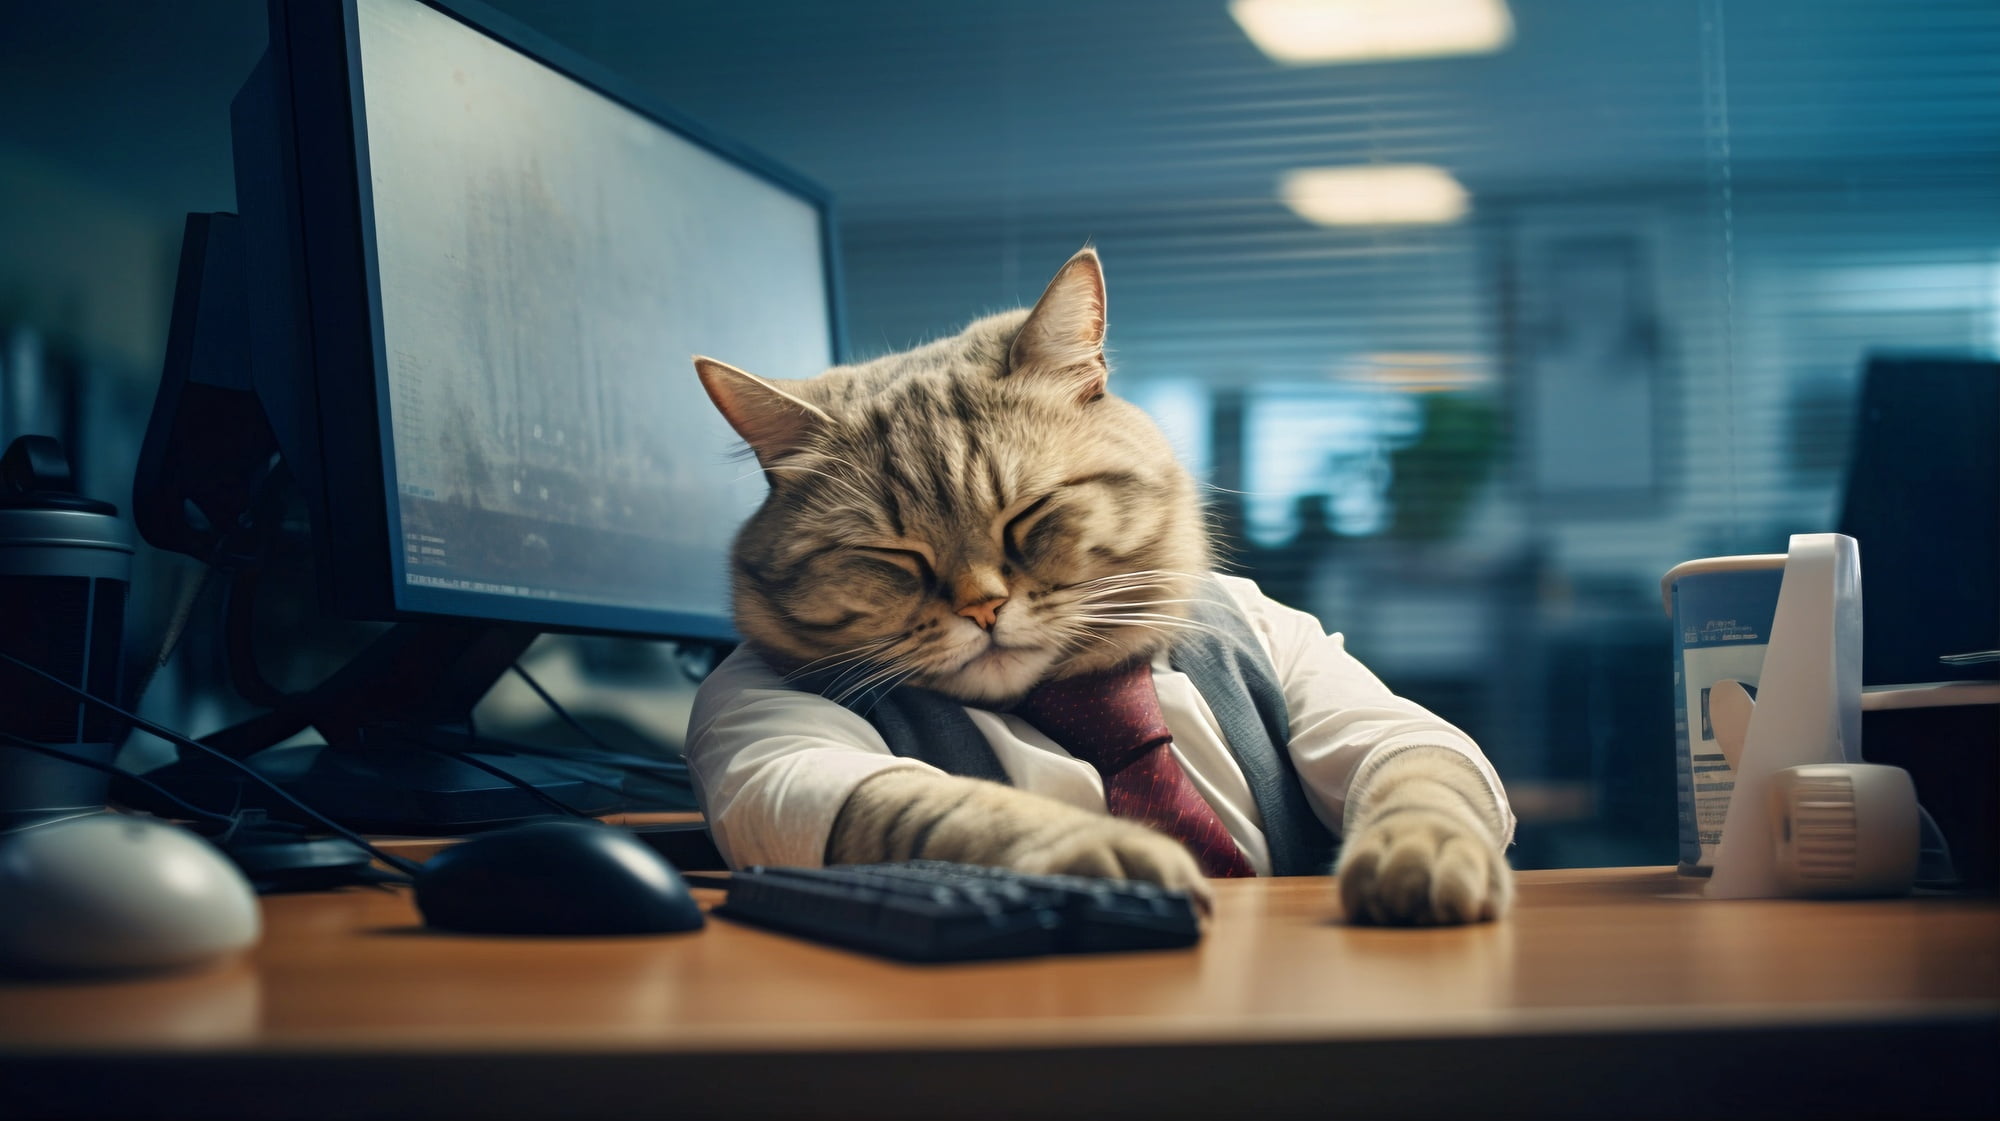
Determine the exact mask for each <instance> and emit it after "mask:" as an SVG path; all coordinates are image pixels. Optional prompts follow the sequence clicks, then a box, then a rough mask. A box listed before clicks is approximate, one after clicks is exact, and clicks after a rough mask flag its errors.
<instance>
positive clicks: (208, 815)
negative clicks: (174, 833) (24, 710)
mask: <svg viewBox="0 0 2000 1121" xmlns="http://www.w3.org/2000/svg"><path fill="white" fill-rule="evenodd" d="M0 741H4V742H6V743H10V744H13V745H14V746H15V747H18V748H21V749H23V750H25V751H33V752H37V753H39V754H42V755H47V756H49V757H50V758H52V759H60V760H62V761H63V762H65V763H75V764H76V765H78V766H80V767H89V768H90V769H91V770H94V771H103V772H104V773H105V774H107V775H113V776H115V777H117V778H122V779H130V780H131V781H133V782H136V783H138V784H139V785H140V786H143V787H145V788H146V789H148V790H150V791H152V792H153V793H154V794H157V795H159V796H160V798H162V799H163V800H165V801H168V802H171V803H173V804H174V805H175V806H177V807H179V808H180V810H181V811H182V812H183V813H185V814H187V815H188V816H189V817H193V818H199V819H201V820H203V821H211V822H215V823H217V824H219V825H235V824H236V819H235V818H233V817H230V816H229V815H228V814H219V813H216V812H215V811H214V810H204V809H202V808H201V807H200V806H197V805H195V804H194V803H192V802H189V801H187V800H185V799H183V798H182V797H181V796H180V795H178V794H175V793H174V792H173V791H171V790H168V789H167V788H166V787H164V786H161V785H160V784H159V783H157V782H154V781H153V780H152V779H149V778H147V777H146V776H144V775H141V774H138V773H137V772H134V771H128V770H126V769H125V768H123V767H120V766H118V765H116V764H113V763H105V762H100V761H99V760H96V759H92V758H90V757H88V756H85V755H77V754H75V753H73V752H68V751H64V750H63V749H62V748H60V747H54V746H51V745H49V744H45V743H38V742H36V741H35V740H31V739H29V738H28V737H26V736H17V735H15V734H14V733H12V732H6V731H0Z"/></svg>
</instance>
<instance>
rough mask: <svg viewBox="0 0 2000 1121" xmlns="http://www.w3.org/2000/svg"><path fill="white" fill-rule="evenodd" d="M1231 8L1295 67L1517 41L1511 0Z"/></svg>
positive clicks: (1470, 50) (1271, 3) (1484, 50)
mask: <svg viewBox="0 0 2000 1121" xmlns="http://www.w3.org/2000/svg"><path fill="white" fill-rule="evenodd" d="M1229 14H1230V15H1231V16H1233V17H1235V19H1236V22H1237V23H1238V24H1239V25H1241V26H1242V28H1243V32H1244V34H1246V35H1248V36H1250V41H1251V42H1252V43H1255V44H1257V49H1258V50H1261V51H1263V52H1264V53H1265V54H1267V55H1270V56H1271V57H1272V58H1274V59H1276V60H1277V61H1279V62H1284V63H1290V64H1293V65H1303V64H1308V63H1316V62H1317V63H1328V62H1368V61H1373V60H1378V59H1389V58H1437V57H1440V56H1443V55H1464V54H1491V53H1492V52H1494V51H1497V50H1499V49H1501V48H1502V47H1505V46H1506V45H1507V44H1508V43H1510V42H1512V41H1513V39H1514V16H1513V14H1512V13H1511V12H1509V11H1508V10H1507V3H1506V0H1230V4H1229Z"/></svg>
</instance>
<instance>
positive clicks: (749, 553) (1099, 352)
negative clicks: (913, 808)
mask: <svg viewBox="0 0 2000 1121" xmlns="http://www.w3.org/2000/svg"><path fill="white" fill-rule="evenodd" d="M1104 306H1105V305H1104V281H1103V272H1102V269H1101V266H1100V265H1099V263H1098V259H1097V255H1096V254H1095V253H1094V252H1092V251H1091V250H1088V249H1086V250H1084V251H1083V252H1081V253H1079V254H1077V255H1076V256H1075V257H1073V258H1071V260H1070V262H1069V263H1068V264H1067V265H1065V266H1064V267H1063V269H1062V271H1061V272H1059V273H1058V274H1057V275H1056V278H1055V280H1053V281H1052V282H1050V284H1049V287H1048V290H1047V291H1046V292H1045V293H1043V295H1042V298H1041V300H1040V301H1039V302H1038V303H1037V304H1036V305H1035V307H1034V308H1033V309H1032V310H1030V311H1014V312H1007V313H1003V314H1000V315H995V316H991V317H988V318H986V319H982V320H979V321H978V322H975V323H973V324H972V325H971V326H970V327H967V328H966V329H965V330H964V331H963V332H962V333H960V334H959V335H957V336H954V337H952V338H947V339H943V340H940V341H938V342H935V343H931V344H929V345H927V346H923V347H920V348H918V349H916V350H912V351H907V352H904V353H901V354H894V355H889V356H887V357H884V358H880V359H877V360H875V361H873V362H869V363H866V364H864V365H859V366H843V367H836V368H834V369H832V370H829V371H827V372H826V373H824V374H822V375H820V376H819V377H816V378H812V379H809V380H805V381H795V382H775V381H771V380H768V379H763V378H758V377H755V376H753V375H750V374H747V373H744V372H743V371H741V370H737V369H735V368H733V367H730V366H726V365H724V364H722V363H720V362H715V361H713V360H711V359H706V358H698V359H696V362H695V364H696V368H697V370H698V371H699V372H700V375H701V378H702V384H703V385H704V387H705V388H706V389H707V390H708V393H709V396H710V398H711V399H713V400H714V402H715V404H716V406H717V407H718V408H719V409H721V411H722V413H723V415H724V416H725V417H727V418H728V419H729V422H730V424H731V425H732V426H733V427H734V428H735V429H736V431H737V433H738V434H739V435H741V436H742V437H743V438H744V439H745V441H747V442H748V443H749V445H750V448H751V450H752V451H754V452H755V453H756V456H757V459H758V462H759V463H760V464H761V465H762V466H763V468H764V471H765V473H766V477H767V478H768V479H769V480H770V483H771V492H770V495H769V496H768V497H767V498H766V500H765V502H764V504H763V506H762V507H761V508H760V509H759V510H758V511H757V513H756V514H754V515H752V516H751V518H750V520H749V521H748V522H747V523H745V525H744V527H743V529H742V531H741V533H739V534H738V536H737V539H736V543H735V546H734V549H733V552H732V563H733V588H734V609H735V617H736V625H737V629H738V630H739V631H740V632H741V633H742V634H743V636H744V637H745V638H746V639H748V640H749V641H750V643H751V644H752V646H753V647H754V648H755V649H756V650H757V651H758V653H759V654H761V655H762V656H763V657H764V658H765V659H766V660H767V661H770V662H772V663H773V664H774V665H776V666H778V667H780V668H781V669H783V670H785V671H787V672H789V673H792V674H795V675H811V676H812V678H813V680H814V681H815V682H816V683H817V684H818V685H819V687H821V688H822V689H823V690H824V691H825V692H826V693H827V695H829V696H832V697H834V698H836V699H842V698H843V697H844V696H847V695H855V694H859V693H860V692H862V691H865V690H867V689H870V688H873V687H876V686H885V685H892V684H897V683H901V682H905V681H907V682H909V683H912V684H917V685H922V686H925V687H927V688H930V689H935V690H937V691H939V692H942V693H945V694H947V695H949V696H953V697H956V698H958V699H960V700H964V701H968V702H972V703H977V704H985V705H1002V704H1007V703H1011V702H1012V701H1014V700H1017V699H1019V698H1020V697H1021V696H1022V695H1024V694H1025V693H1026V692H1027V691H1028V690H1029V689H1030V688H1032V687H1033V686H1034V685H1035V684H1037V683H1038V682H1040V681H1042V680H1045V679H1049V678H1054V677H1062V676H1068V675H1070V674H1074V673H1084V672H1090V671H1092V670H1096V669H1103V668H1108V667H1110V666H1114V665H1119V664H1122V663H1124V662H1127V661H1130V660H1132V659H1134V658H1139V657H1150V656H1151V655H1152V654H1153V653H1155V652H1156V651H1158V650H1159V649H1161V648H1163V647H1164V646H1166V645H1167V644H1168V643H1170V642H1171V641H1173V639H1174V638H1175V637H1176V636H1177V635H1178V634H1180V633H1181V632H1182V631H1183V630H1184V629H1186V628H1187V627H1189V626H1191V624H1189V623H1188V622H1187V621H1186V620H1185V619H1184V615H1185V612H1184V610H1182V608H1183V605H1184V601H1185V600H1186V599H1187V598H1188V596H1189V591H1190V588H1191V586H1192V582H1193V580H1194V579H1195V578H1196V577H1197V576H1198V575H1199V574H1200V573H1203V572H1205V571H1207V569H1208V565H1209V554H1208V543H1207V538H1206V535H1205V533H1204V531H1203V523H1202V513H1201V509H1200V503H1199V500H1198V498H1197V495H1196V491H1195V486H1194V482H1193V480H1192V479H1190V478H1189V477H1188V475H1187V473H1186V471H1184V470H1183V469H1182V468H1181V467H1180V466H1179V464H1178V463H1177V462H1176V461H1175V459H1174V455H1173V451H1172V449H1171V447H1169V445H1168V444H1167V441H1166V440H1165V438H1164V437H1162V436H1161V434H1160V432H1159V430H1158V428H1156V427H1155V426H1154V425H1153V423H1152V421H1151V420H1150V419H1149V418H1148V417H1147V416H1146V415H1145V414H1144V413H1143V412H1141V411H1140V410H1138V409H1137V408H1135V407H1133V406H1132V405H1130V404H1128V403H1126V402H1124V401H1121V400H1119V399H1118V398H1116V397H1113V396H1110V395H1109V394H1107V393H1106V392H1105V388H1104V385H1105V376H1106V368H1105V361H1104V350H1103V342H1104Z"/></svg>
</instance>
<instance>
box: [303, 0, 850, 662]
mask: <svg viewBox="0 0 2000 1121" xmlns="http://www.w3.org/2000/svg"><path fill="white" fill-rule="evenodd" d="M412 2H415V3H421V4H423V5H424V6H426V7H429V8H431V9H433V10H435V11H438V12H440V13H442V14H444V15H446V16H448V17H450V18H452V19H454V20H456V21H458V22H459V23H462V24H464V25H465V26H467V27H468V28H470V29H471V30H473V31H474V32H476V33H478V34H481V35H485V36H487V37H488V38H491V39H493V40H495V41H497V42H499V43H501V44H502V45H503V46H505V47H507V48H509V49H511V50H514V51H516V52H519V53H520V54H522V55H525V56H526V57H528V58H530V59H532V60H534V61H536V62H538V63H541V64H542V65H545V66H548V67H549V68H551V69H553V70H555V71H557V72H558V73H561V74H563V75H565V76H567V77H569V78H571V79H573V80H575V81H577V82H579V83H581V84H582V85H584V86H586V87H588V88H590V89H592V90H594V91H596V92H598V93H600V94H603V95H604V96H606V97H608V98H610V99H611V100H613V101H614V102H617V103H618V104H620V105H623V106H624V107H626V108H628V109H630V110H632V111H633V112H636V113H638V114H639V115H641V116H642V117H645V118H647V119H648V120H650V121H652V122H654V123H656V124H658V125H659V126H661V127H662V128H665V129H668V130H670V131H672V132H674V133H677V134H679V135H680V136H682V137H685V138H686V139H688V140H691V141H693V142H694V143H696V144H698V145H700V146H702V147H704V148H706V149H708V150H709V151H711V152H714V153H715V154H717V155H719V156H721V157H722V158H724V159H725V160H728V161H730V162H731V163H733V164H735V165H737V166H739V167H742V168H743V169H745V170H747V171H749V172H750V173H752V174H754V175H757V176H759V177H761V178H763V179H765V180H767V181H768V182H771V183H773V184H774V185H776V186H778V187H780V188H782V189H784V190H786V191H787V192H789V193H791V194H793V195H795V196H797V197H798V198H800V199H801V200H803V201H805V202H807V203H809V204H810V205H812V206H813V207H814V208H815V209H816V210H817V211H818V213H819V216H820V230H821V260H822V264H823V267H824V269H825V276H824V286H825V290H826V294H827V305H828V306H827V319H828V324H829V327H830V331H831V337H830V339H829V340H828V342H829V350H830V353H831V355H832V357H833V360H834V361H835V362H836V363H838V362H840V361H842V360H843V358H844V356H845V354H846V352H847V347H846V339H845V332H844V316H843V314H842V313H843V301H842V296H841V286H840V276H839V243H838V232H837V224H836V216H835V212H834V204H833V199H832V197H831V196H830V195H829V194H828V193H827V192H826V190H825V189H824V188H822V187H820V186H819V185H818V184H816V183H814V182H813V181H811V180H810V179H807V178H806V177H804V176H802V175H800V174H798V173H797V172H795V171H792V170H791V169H789V168H787V167H785V166H784V165H782V164H780V163H778V162H777V161H775V160H772V159H770V158H768V157H766V156H764V155H762V154H760V153H758V152H755V151H753V150H752V149H750V148H748V147H746V146H744V145H742V144H739V143H737V142H735V141H732V140H730V139H728V138H727V137H724V136H721V135H720V134H718V133H715V132H713V131H711V130H709V129H707V128H705V127H703V126H702V125H700V124H699V123H697V122H695V121H693V120H690V119H689V118H687V117H686V116H684V115H682V114H680V113H678V112H675V111H674V110H672V109H669V108H667V107H665V106H663V105H660V104H658V103H657V102H656V101H654V100H652V99H651V98H649V97H647V96H646V95H645V94H643V93H642V92H640V91H638V90H636V89H634V88H633V87H632V85H631V84H630V83H629V82H627V81H625V80H622V79H620V78H619V77H618V76H617V75H615V74H612V73H610V72H609V71H607V70H606V69H605V68H603V67H601V66H598V65H596V64H594V63H592V62H590V61H589V60H587V59H584V58H582V57H580V56H578V55H576V54H575V53H573V52H571V51H569V50H567V49H565V48H563V47H562V46H560V45H558V44H556V43H554V42H552V41H550V40H549V39H547V38H545V37H543V36H541V35H539V34H537V33H536V32H534V31H532V30H530V29H529V28H527V27H525V26H523V25H522V24H520V23H519V22H517V21H515V20H513V19H511V18H509V17H507V16H504V15H502V14H500V13H498V12H495V11H493V10H492V9H491V8H488V7H486V6H485V5H483V4H480V3H477V2H476V0H412ZM357 5H358V0H340V2H338V3H332V4H329V3H324V2H321V0H304V2H293V0H271V5H270V13H271V29H270V42H271V50H272V52H273V54H274V55H277V56H279V57H278V58H275V59H274V62H276V63H277V64H278V66H277V70H278V80H277V84H278V86H279V91H278V92H279V94H280V96H281V97H286V98H287V99H288V100H289V101H290V103H291V104H290V110H291V111H290V115H289V118H290V126H291V127H290V129H289V132H290V136H289V137H288V138H287V140H288V144H287V145H286V146H287V147H289V148H290V149H291V151H290V152H289V153H287V154H288V155H291V156H292V157H293V158H292V159H290V160H285V161H283V162H284V163H286V164H287V165H289V166H290V167H294V168H296V178H295V179H294V180H293V183H292V184H291V191H290V193H291V195H292V199H293V200H295V207H296V208H295V209H293V210H292V211H291V213H292V215H294V216H295V217H294V218H293V219H292V221H293V224H294V225H295V226H296V229H295V231H293V233H294V235H295V236H296V239H297V244H298V247H299V250H300V253H299V257H300V267H299V272H300V274H301V285H302V287H303V291H302V292H300V293H299V308H298V311H299V314H298V317H297V322H298V323H299V325H300V329H301V330H304V331H305V332H306V333H308V334H309V336H310V339H309V342H308V345H306V346H305V347H304V348H303V351H304V352H305V353H306V354H307V355H309V358H308V359H307V361H309V364H310V369H307V370H302V371H300V372H299V375H300V379H301V381H302V382H303V383H304V384H302V385H300V386H299V387H298V388H299V391H300V392H301V393H302V394H303V395H304V396H305V398H306V399H307V402H308V403H309V408H310V409H311V412H312V413H313V414H314V417H313V419H314V421H315V423H316V427H317V431H316V433H315V434H314V435H316V440H314V442H316V443H317V445H318V448H317V458H318V464H317V467H318V470H317V471H311V472H308V471H301V472H299V474H300V476H301V478H302V479H310V478H311V477H312V476H315V475H316V476H317V486H318V488H319V491H320V493H319V494H317V495H309V496H308V501H309V504H310V505H311V506H313V507H314V508H315V509H316V511H318V512H319V514H320V517H319V518H318V519H317V522H318V523H319V524H315V526H314V531H315V535H316V536H317V537H319V538H321V540H319V541H317V542H315V546H316V548H315V553H316V557H317V561H318V565H319V568H320V572H321V585H322V590H323V593H324V595H325V597H326V599H327V601H328V606H329V607H331V608H332V609H333V610H335V611H337V612H338V613H340V614H342V615H345V616H348V617H351V618H357V619H379V620H400V619H413V618H431V617H446V618H463V619H485V620H492V621H496V622H506V623H520V624H527V625H532V626H536V627H539V628H541V629H545V630H552V631H569V632H582V633H600V634H627V635H642V636H648V637H659V638H697V639H710V640H718V641H733V640H735V639H736V638H737V637H738V636H737V635H736V633H735V631H734V628H733V626H732V625H731V623H730V620H729V616H728V607H727V604H718V605H717V606H716V610H715V611H714V612H713V613H690V612H679V611H667V610H660V609H656V608H645V607H638V606H629V605H615V604H591V603H579V602H575V601H569V600H556V599H538V598H530V597H521V596H512V595H503V594H491V593H482V592H473V591H460V590H456V589H441V588H426V587H418V586H412V585H408V584H404V583H402V582H400V581H398V580H397V579H396V564H395V560H394V556H395V550H396V549H397V548H398V547H399V536H398V528H399V527H397V526H396V525H394V524H393V523H392V518H393V516H394V508H393V506H392V504H391V502H390V500H389V488H390V480H392V479H393V478H394V470H395V467H394V463H393V459H392V449H391V448H390V446H389V443H388V441H387V440H386V439H385V435H386V434H387V433H388V432H389V431H390V428H389V413H388V387H387V376H388V374H387V352H386V348H385V344H384V340H383V330H382V317H381V314H380V309H381V302H380V301H381V290H380V277H379V275H378V273H377V270H376V260H375V245H374V229H373V213H372V198H371V196H370V194H369V191H368V184H369V182H370V180H369V177H368V164H367V160H368V138H367V117H366V114H365V104H364V101H363V97H364V92H363V89H362V85H361V83H360V82H357V81H355V80H354V75H355V74H357V73H359V71H360V65H361V62H360V41H359V22H358V12H357ZM354 370H364V371H366V372H367V374H368V376H366V377H356V376H344V375H347V373H348V372H349V371H354ZM688 376H689V377H690V378H693V376H694V374H693V372H692V369H691V368H690V372H689V374H688ZM308 485H310V483H309V484H308ZM315 499H316V500H315ZM725 563H726V560H725V558H723V557H721V556H718V557H717V564H718V565H721V564H725ZM661 578H662V579H663V580H666V579H671V578H672V574H670V573H662V574H661Z"/></svg>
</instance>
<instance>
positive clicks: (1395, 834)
mask: <svg viewBox="0 0 2000 1121" xmlns="http://www.w3.org/2000/svg"><path fill="white" fill-rule="evenodd" d="M1350 798H1351V799H1352V800H1353V802H1352V804H1353V806H1354V809H1353V810H1352V811H1351V812H1350V813H1349V814H1348V821H1347V837H1346V840H1345V842H1344V843H1343V844H1342V846H1341V854H1340V864H1339V867H1338V868H1337V869H1336V870H1335V873H1334V874H1335V876H1336V878H1337V879H1338V881H1339V888H1340V903H1341V907H1342V908H1343V909H1344V910H1345V911H1346V913H1347V918H1348V921H1349V922H1359V923H1380V924H1385V925H1394V926H1436V925H1451V924H1456V923H1469V922H1481V921H1485V920H1489V919H1497V918H1500V917H1501V916H1503V915H1505V914H1506V913H1507V910H1508V908H1509V907H1510V906H1512V904H1513V901H1514V873H1513V870H1512V869H1510V868H1509V867H1508V866H1507V859H1506V857H1505V856H1504V855H1503V854H1502V853H1501V851H1500V850H1501V844H1502V834H1501V832H1500V830H1501V829H1504V826H1501V825H1500V824H1499V822H1500V820H1501V819H1502V818H1504V816H1505V811H1504V810H1502V809H1500V808H1499V807H1498V806H1496V805H1495V804H1494V798H1493V793H1492V790H1491V789H1490V788H1489V787H1488V786H1487V784H1486V782H1485V780H1484V779H1483V778H1482V777H1481V776H1480V774H1479V772H1478V771H1477V770H1476V769H1474V767H1473V766H1472V765H1471V763H1470V762H1468V761H1467V760H1466V759H1465V757H1464V756H1462V755H1459V754H1458V753H1457V752H1454V751H1452V750H1450V749H1448V748H1442V747H1410V748H1403V749H1400V750H1398V751H1396V752H1395V754H1394V755H1392V756H1390V757H1389V758H1387V759H1385V760H1383V761H1382V763H1381V764H1380V765H1378V766H1374V767H1370V768H1368V769H1367V770H1366V771H1364V772H1363V774H1362V775H1361V776H1360V777H1359V778H1358V779H1357V780H1356V789H1355V791H1354V792H1353V794H1352V795H1350Z"/></svg>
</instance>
